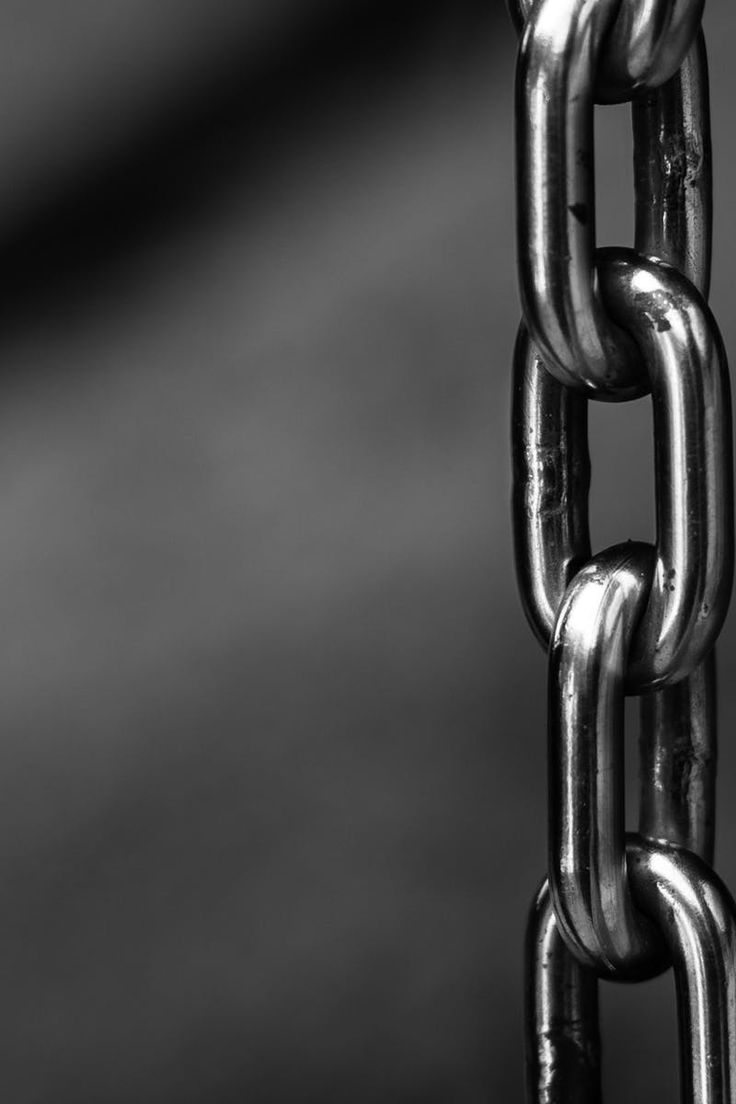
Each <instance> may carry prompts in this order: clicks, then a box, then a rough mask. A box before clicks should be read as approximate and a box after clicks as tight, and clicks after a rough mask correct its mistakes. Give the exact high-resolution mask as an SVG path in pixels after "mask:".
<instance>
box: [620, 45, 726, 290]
mask: <svg viewBox="0 0 736 1104" xmlns="http://www.w3.org/2000/svg"><path fill="white" fill-rule="evenodd" d="M631 119H632V127H633V134H634V190H635V211H636V231H635V239H634V240H635V248H636V250H637V252H639V253H643V254H645V255H648V256H652V257H659V258H660V259H661V260H663V261H667V263H668V264H671V265H672V266H673V267H674V268H677V269H679V271H680V272H682V273H683V274H684V275H685V276H687V278H688V279H689V280H690V281H691V283H693V284H695V287H696V288H697V289H698V291H699V292H700V294H701V295H702V296H703V298H704V299H707V298H708V290H709V285H710V259H711V242H712V223H713V204H712V155H711V140H710V110H709V104H708V64H707V59H706V51H705V39H704V37H703V33H702V31H701V32H700V33H699V34H698V36H697V38H696V40H695V42H694V43H693V46H692V48H691V49H690V51H689V53H688V55H687V57H686V58H685V61H684V63H683V65H682V68H681V69H680V70H679V72H678V73H677V74H676V75H675V76H674V77H673V78H672V79H671V80H670V81H668V82H667V84H665V85H663V86H662V87H661V88H659V89H657V91H656V92H655V93H653V94H651V95H648V96H645V97H643V98H642V99H639V100H634V102H633V103H632V105H631Z"/></svg>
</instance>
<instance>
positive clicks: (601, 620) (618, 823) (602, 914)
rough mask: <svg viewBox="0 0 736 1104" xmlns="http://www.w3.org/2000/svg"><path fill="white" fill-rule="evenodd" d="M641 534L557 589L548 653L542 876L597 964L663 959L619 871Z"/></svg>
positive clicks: (660, 964)
mask: <svg viewBox="0 0 736 1104" xmlns="http://www.w3.org/2000/svg"><path fill="white" fill-rule="evenodd" d="M652 571H653V555H652V551H651V548H649V546H647V545H644V544H637V543H635V542H633V541H632V542H629V543H628V544H623V545H617V546H616V547H615V548H611V549H608V550H607V551H606V552H602V553H601V554H600V555H598V556H596V557H595V558H594V559H593V560H591V561H590V563H588V564H586V566H585V567H584V568H582V570H581V571H579V572H578V574H577V575H576V576H575V578H574V579H573V581H572V583H571V584H570V587H569V588H568V591H567V593H566V595H565V598H564V601H563V603H562V606H561V607H560V612H559V615H558V618H557V624H556V626H555V633H554V637H553V640H552V644H551V646H550V653H549V879H550V887H551V892H552V900H553V902H554V907H555V912H556V914H557V919H558V922H559V924H560V928H561V931H562V934H563V935H564V937H565V939H566V940H567V942H568V944H569V945H570V947H571V948H572V949H573V950H574V951H575V953H576V954H577V957H578V958H579V959H580V961H581V962H582V963H584V964H585V965H587V966H589V967H590V968H591V969H595V970H597V971H598V972H599V973H601V974H608V975H609V976H611V977H618V978H626V977H632V978H641V977H646V976H650V975H651V974H654V973H658V972H659V971H661V970H662V969H663V968H664V966H665V965H666V958H665V957H664V955H663V953H662V948H661V945H660V944H659V943H658V940H657V938H656V934H655V933H654V932H653V931H652V929H651V926H650V925H648V924H646V923H644V922H643V921H642V919H641V917H640V916H639V915H638V914H637V912H636V909H635V908H634V905H633V901H632V898H631V893H630V890H629V886H628V882H627V878H626V862H625V848H626V842H625V806H624V677H625V672H626V662H627V656H628V653H629V650H630V646H631V640H632V637H633V635H634V630H635V628H636V624H637V622H638V620H639V618H640V617H641V614H642V612H643V610H644V607H645V605H646V601H647V596H648V593H649V589H650V586H651V580H652Z"/></svg>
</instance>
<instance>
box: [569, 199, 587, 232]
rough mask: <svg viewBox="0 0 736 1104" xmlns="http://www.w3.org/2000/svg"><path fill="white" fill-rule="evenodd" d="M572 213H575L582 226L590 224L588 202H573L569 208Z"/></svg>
mask: <svg viewBox="0 0 736 1104" xmlns="http://www.w3.org/2000/svg"><path fill="white" fill-rule="evenodd" d="M567 209H568V211H569V212H570V214H572V215H574V216H575V218H576V219H577V220H578V222H579V223H580V224H581V226H587V225H588V204H587V203H571V204H570V206H569V207H568V208H567Z"/></svg>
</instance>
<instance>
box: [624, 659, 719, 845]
mask: <svg viewBox="0 0 736 1104" xmlns="http://www.w3.org/2000/svg"><path fill="white" fill-rule="evenodd" d="M640 711H641V727H640V733H639V761H640V775H641V797H640V804H639V831H640V832H641V834H642V835H643V836H645V837H647V838H649V839H651V840H658V841H660V842H662V843H665V842H666V843H673V844H677V845H678V846H680V847H687V848H688V850H689V851H693V852H695V854H696V855H700V857H701V858H702V859H704V860H705V862H707V863H712V862H713V851H714V841H715V812H716V759H717V747H716V732H717V724H716V721H717V718H716V661H715V655H714V653H713V652H711V653H710V654H709V655H708V656H707V657H706V658H705V659H704V660H703V662H702V663H701V664H700V666H699V667H697V668H696V669H695V671H693V673H692V674H691V675H690V677H689V678H686V679H683V680H682V682H678V683H676V685H675V686H668V687H666V688H665V689H664V690H660V691H659V692H655V693H653V694H644V695H643V696H642V698H641V705H640Z"/></svg>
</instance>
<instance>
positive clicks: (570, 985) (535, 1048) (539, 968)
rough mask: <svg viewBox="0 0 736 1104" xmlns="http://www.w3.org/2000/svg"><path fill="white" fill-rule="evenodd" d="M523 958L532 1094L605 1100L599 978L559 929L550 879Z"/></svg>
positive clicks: (542, 1103)
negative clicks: (581, 959)
mask: <svg viewBox="0 0 736 1104" xmlns="http://www.w3.org/2000/svg"><path fill="white" fill-rule="evenodd" d="M524 962H525V971H526V976H525V1015H524V1019H525V1030H526V1056H527V1057H526V1078H527V1095H528V1099H529V1100H530V1101H538V1102H539V1104H600V1101H601V1082H600V1065H601V1041H600V1032H599V1027H598V979H597V977H596V975H595V974H594V973H593V971H592V970H587V969H586V968H585V967H584V966H582V965H581V964H580V963H579V962H578V960H577V959H576V958H575V956H574V955H573V954H572V952H571V951H570V950H569V948H568V947H567V944H566V943H565V941H564V939H563V938H562V936H561V935H560V930H559V927H558V925H557V919H556V917H555V912H554V909H553V907H552V901H551V899H550V895H549V885H548V883H547V881H546V880H545V882H544V883H543V885H542V887H541V889H540V890H539V893H538V894H537V897H536V900H535V901H534V905H533V906H532V911H531V914H530V916H529V924H528V926H527V935H526V953H525V956H524Z"/></svg>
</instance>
